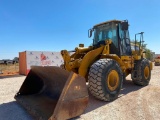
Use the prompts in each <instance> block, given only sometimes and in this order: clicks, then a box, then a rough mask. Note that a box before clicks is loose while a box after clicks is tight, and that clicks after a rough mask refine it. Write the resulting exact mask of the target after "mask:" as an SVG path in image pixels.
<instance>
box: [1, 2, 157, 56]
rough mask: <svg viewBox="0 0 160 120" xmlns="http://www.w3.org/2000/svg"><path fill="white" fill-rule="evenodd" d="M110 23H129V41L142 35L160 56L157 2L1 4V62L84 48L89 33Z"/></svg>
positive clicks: (88, 39) (149, 46)
mask: <svg viewBox="0 0 160 120" xmlns="http://www.w3.org/2000/svg"><path fill="white" fill-rule="evenodd" d="M113 19H117V20H128V21H129V24H130V26H129V31H130V39H131V40H133V39H134V36H135V34H136V33H139V32H144V41H145V43H146V44H147V48H149V49H150V50H152V51H153V52H155V53H156V54H160V0H0V59H13V58H14V57H18V56H19V52H23V51H55V52H58V51H61V50H63V49H66V50H74V49H75V47H77V46H78V45H79V44H80V43H83V44H84V45H85V47H87V46H89V45H91V44H92V42H93V40H92V39H91V38H88V29H90V28H92V27H93V26H94V25H95V24H98V23H101V22H105V21H108V20H113Z"/></svg>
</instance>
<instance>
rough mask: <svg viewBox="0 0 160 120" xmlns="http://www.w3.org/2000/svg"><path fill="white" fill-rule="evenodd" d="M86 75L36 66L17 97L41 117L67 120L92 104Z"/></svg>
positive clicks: (56, 68)
mask: <svg viewBox="0 0 160 120" xmlns="http://www.w3.org/2000/svg"><path fill="white" fill-rule="evenodd" d="M88 98H89V97H88V90H87V87H86V81H85V78H83V77H81V76H79V75H78V74H76V73H73V72H68V71H66V70H63V69H61V68H59V67H53V66H46V67H41V66H32V68H31V70H30V72H29V73H28V75H27V77H26V79H25V80H24V82H23V84H22V86H21V88H20V90H19V92H17V94H16V95H15V99H16V100H17V101H18V102H19V103H20V104H21V105H22V106H23V107H24V108H26V109H27V111H28V112H30V114H32V115H33V116H34V117H35V118H36V119H39V120H48V119H49V120H66V119H69V118H73V117H76V116H79V115H80V114H82V113H83V112H84V110H85V108H86V107H87V104H88Z"/></svg>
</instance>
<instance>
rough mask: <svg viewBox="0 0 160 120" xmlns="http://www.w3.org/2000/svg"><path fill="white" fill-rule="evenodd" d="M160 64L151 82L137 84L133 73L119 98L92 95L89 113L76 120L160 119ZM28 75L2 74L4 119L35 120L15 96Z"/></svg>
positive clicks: (0, 109)
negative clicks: (100, 98)
mask: <svg viewBox="0 0 160 120" xmlns="http://www.w3.org/2000/svg"><path fill="white" fill-rule="evenodd" d="M159 78H160V66H154V68H153V70H152V77H151V81H150V84H149V85H148V86H146V87H140V86H136V85H134V84H133V83H132V81H131V78H130V76H128V77H127V80H126V81H125V82H124V85H123V88H122V91H121V93H120V95H119V98H118V99H116V100H115V101H113V102H103V101H100V100H97V99H95V98H94V97H93V96H91V95H90V99H89V104H88V107H87V109H86V110H85V113H84V114H83V115H81V116H79V117H77V118H73V119H72V120H160V114H159V113H160V97H159V95H160V79H159ZM24 79H25V76H14V77H11V76H10V77H1V76H0V89H1V90H0V120H33V118H32V116H30V115H29V114H28V113H27V112H26V111H25V110H24V109H23V108H22V107H21V106H20V105H19V104H17V102H16V101H15V99H14V95H15V94H16V92H17V91H18V90H19V88H20V86H21V84H22V82H23V81H24Z"/></svg>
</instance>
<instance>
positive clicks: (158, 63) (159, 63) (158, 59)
mask: <svg viewBox="0 0 160 120" xmlns="http://www.w3.org/2000/svg"><path fill="white" fill-rule="evenodd" d="M154 65H155V66H160V56H158V57H156V58H155V59H154Z"/></svg>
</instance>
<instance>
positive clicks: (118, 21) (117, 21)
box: [93, 20, 123, 27]
mask: <svg viewBox="0 0 160 120" xmlns="http://www.w3.org/2000/svg"><path fill="white" fill-rule="evenodd" d="M110 22H114V23H121V22H123V21H122V20H109V21H106V22H102V23H99V24H96V25H94V26H93V27H96V26H99V25H103V24H106V23H110Z"/></svg>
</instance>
